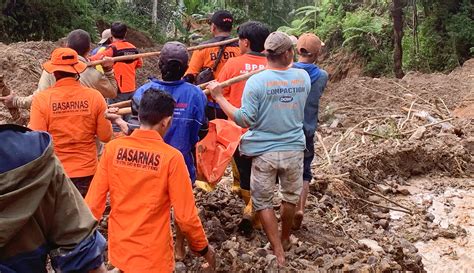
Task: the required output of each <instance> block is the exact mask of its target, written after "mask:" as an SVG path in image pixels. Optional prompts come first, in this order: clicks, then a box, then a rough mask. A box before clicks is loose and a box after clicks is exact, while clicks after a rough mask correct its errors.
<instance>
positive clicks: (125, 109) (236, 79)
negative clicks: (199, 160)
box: [109, 69, 265, 115]
mask: <svg viewBox="0 0 474 273" xmlns="http://www.w3.org/2000/svg"><path fill="white" fill-rule="evenodd" d="M264 70H265V69H259V70H254V71H252V72H249V73H247V74H243V75H239V76H237V77H234V78H231V79H228V80H227V81H223V82H221V83H219V86H220V87H221V88H225V87H228V86H230V85H232V84H234V83H238V82H241V81H245V80H248V79H249V78H250V77H252V76H253V75H255V74H258V73H260V72H262V71H264ZM208 84H209V83H203V84H200V85H198V86H199V87H200V88H201V89H203V92H204V94H206V95H209V90H208V89H206V87H207V85H208ZM131 103H132V101H130V100H127V101H122V102H119V103H114V104H111V105H109V107H119V106H120V105H124V106H123V108H121V109H119V110H118V112H117V114H119V115H128V114H131V113H132V107H130V106H131ZM119 108H120V107H119Z"/></svg>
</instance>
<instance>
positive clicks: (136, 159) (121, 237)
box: [86, 89, 215, 272]
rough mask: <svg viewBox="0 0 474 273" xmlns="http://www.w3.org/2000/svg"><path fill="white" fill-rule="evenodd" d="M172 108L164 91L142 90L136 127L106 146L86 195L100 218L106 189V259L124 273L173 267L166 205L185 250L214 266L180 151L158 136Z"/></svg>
mask: <svg viewBox="0 0 474 273" xmlns="http://www.w3.org/2000/svg"><path fill="white" fill-rule="evenodd" d="M174 107H175V101H174V100H173V97H172V96H171V95H169V94H168V93H166V92H164V91H160V90H155V89H150V90H148V91H146V92H145V93H144V94H143V97H142V99H141V101H140V108H139V112H138V116H139V119H140V122H141V125H140V129H136V130H134V131H133V133H132V134H131V135H130V136H125V137H122V138H118V139H115V140H112V141H111V142H110V143H108V144H107V145H106V146H105V150H104V153H103V155H102V158H101V160H100V163H99V168H98V170H97V173H96V175H95V177H94V180H93V181H92V184H91V187H90V190H89V192H88V193H87V196H86V203H87V204H88V205H89V207H90V209H91V211H92V213H93V215H94V216H95V217H96V218H97V219H100V218H101V217H102V214H103V212H104V209H105V202H106V197H107V193H110V202H111V207H112V211H111V212H110V216H109V230H108V232H109V236H108V238H109V261H110V262H111V263H112V264H113V265H114V266H116V267H117V268H119V269H120V270H122V271H124V272H173V270H174V254H173V238H172V236H171V226H170V218H171V217H170V210H171V207H173V210H174V216H175V219H176V222H177V223H178V225H179V227H180V229H181V231H182V233H184V235H185V236H186V238H187V240H188V242H189V247H190V249H191V250H192V251H193V252H194V253H196V254H199V255H201V256H203V257H204V258H205V259H206V261H207V264H206V265H205V266H206V267H210V269H214V268H215V256H214V250H213V249H212V247H211V246H210V245H209V244H208V241H207V238H206V235H205V233H204V229H203V227H202V224H201V221H200V219H199V216H198V212H197V208H196V205H195V201H194V196H193V190H192V184H191V181H190V179H189V173H188V171H187V168H186V164H185V162H184V158H183V155H182V154H181V152H179V150H177V149H175V148H173V147H172V146H170V145H168V144H166V143H165V142H164V140H163V136H164V135H165V134H166V131H167V130H168V128H169V127H170V124H171V120H172V115H173V112H174Z"/></svg>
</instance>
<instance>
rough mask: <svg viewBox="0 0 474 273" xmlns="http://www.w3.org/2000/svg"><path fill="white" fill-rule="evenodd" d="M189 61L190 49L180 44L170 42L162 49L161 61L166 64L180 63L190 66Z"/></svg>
mask: <svg viewBox="0 0 474 273" xmlns="http://www.w3.org/2000/svg"><path fill="white" fill-rule="evenodd" d="M188 60H189V55H188V49H187V48H186V46H185V45H184V44H182V43H180V42H168V43H166V44H165V45H164V46H163V48H162V49H161V52H160V61H162V62H164V63H167V62H169V61H178V62H180V63H181V64H183V65H186V64H188Z"/></svg>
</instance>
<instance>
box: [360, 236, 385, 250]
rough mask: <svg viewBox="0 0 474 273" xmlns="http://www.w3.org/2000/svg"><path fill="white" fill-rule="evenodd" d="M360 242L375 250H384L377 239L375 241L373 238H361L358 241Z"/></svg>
mask: <svg viewBox="0 0 474 273" xmlns="http://www.w3.org/2000/svg"><path fill="white" fill-rule="evenodd" d="M358 243H359V244H361V245H364V246H366V247H368V248H370V249H371V250H372V251H373V252H384V251H383V248H382V247H380V245H379V244H378V243H377V241H374V240H372V239H361V240H359V241H358Z"/></svg>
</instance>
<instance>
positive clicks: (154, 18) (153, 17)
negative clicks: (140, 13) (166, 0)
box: [151, 0, 158, 25]
mask: <svg viewBox="0 0 474 273" xmlns="http://www.w3.org/2000/svg"><path fill="white" fill-rule="evenodd" d="M151 21H152V22H153V25H156V24H157V22H158V0H153V11H152V14H151Z"/></svg>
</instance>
